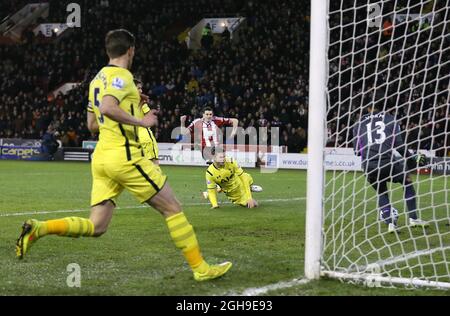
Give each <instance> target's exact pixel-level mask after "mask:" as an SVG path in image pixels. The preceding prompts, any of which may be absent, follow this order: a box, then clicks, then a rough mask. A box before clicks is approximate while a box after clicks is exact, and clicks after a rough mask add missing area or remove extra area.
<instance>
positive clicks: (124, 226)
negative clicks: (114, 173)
mask: <svg viewBox="0 0 450 316" xmlns="http://www.w3.org/2000/svg"><path fill="white" fill-rule="evenodd" d="M162 168H163V170H164V172H165V173H166V174H167V175H168V176H169V183H170V185H171V186H172V188H173V189H174V191H175V193H176V195H177V197H178V199H179V200H180V201H181V202H182V204H183V210H184V212H185V213H186V215H187V217H188V219H189V221H190V222H191V224H192V225H193V226H194V229H195V231H196V233H197V237H198V239H199V242H200V246H201V249H202V252H203V254H204V257H205V258H206V259H207V260H208V261H209V262H211V263H219V262H222V261H225V260H230V261H232V262H233V264H234V266H233V268H232V269H231V270H230V271H229V273H227V274H226V275H225V276H224V277H223V278H221V279H217V280H214V281H210V282H204V283H197V282H196V281H194V279H193V277H192V273H191V271H190V269H189V267H188V265H187V264H186V263H185V261H184V259H183V257H182V255H181V253H180V251H179V250H178V249H176V248H175V246H174V245H173V243H172V241H171V240H170V237H169V234H168V231H167V228H166V225H165V223H164V220H163V218H162V217H161V215H159V214H158V213H157V212H156V211H154V210H152V209H150V208H149V207H146V206H144V205H140V204H139V203H138V202H137V201H136V200H135V199H134V198H133V197H132V196H131V195H130V194H129V193H128V192H124V193H123V194H122V195H121V196H120V198H119V200H118V206H119V208H118V209H117V210H116V211H115V214H114V216H113V219H112V222H111V224H110V227H109V230H108V232H107V233H106V234H105V235H103V236H102V237H100V238H78V239H75V238H67V237H58V236H48V237H45V238H42V239H41V240H39V241H38V242H37V243H36V244H35V245H33V247H32V248H31V250H30V252H29V253H28V254H27V255H26V257H25V258H24V260H22V261H19V260H18V259H17V258H16V256H15V253H14V244H15V241H16V238H17V237H18V234H19V233H20V227H21V224H22V222H23V221H24V220H26V219H28V218H36V219H39V220H47V219H53V218H60V217H67V216H81V217H87V216H89V199H90V189H91V175H90V165H89V164H87V163H56V162H48V163H47V162H12V161H0V188H1V193H0V194H1V195H0V196H1V198H0V231H1V233H0V295H227V294H231V295H233V294H234V295H236V294H237V295H239V294H243V293H244V294H245V293H257V294H258V293H261V294H263V295H449V294H450V293H449V292H450V291H442V290H427V289H415V290H406V289H403V288H398V289H387V288H368V287H363V286H357V285H351V284H344V283H341V282H339V281H337V280H327V279H325V280H320V281H314V282H309V283H307V284H297V285H295V286H293V287H289V288H281V289H272V290H269V291H258V289H261V288H266V287H267V286H271V285H272V286H273V285H275V286H277V285H279V284H280V283H281V284H283V283H282V282H290V281H292V280H293V279H302V278H303V264H304V238H305V209H306V172H304V171H288V170H282V171H278V172H277V173H272V174H263V173H260V172H259V170H257V169H248V170H247V171H248V172H249V173H251V174H252V176H253V178H254V180H255V183H256V184H259V185H261V186H262V187H263V188H264V191H263V192H261V193H254V197H255V198H256V199H257V200H258V201H260V207H259V208H257V209H246V208H242V207H238V206H234V205H231V204H229V203H225V202H226V198H225V197H224V196H223V194H221V195H219V199H220V200H221V201H222V202H223V203H222V204H221V207H220V208H219V209H217V210H210V208H209V205H208V204H207V203H206V201H205V200H203V199H202V198H201V191H202V190H204V187H205V180H204V172H205V168H197V167H168V166H163V167H162ZM443 181H444V180H443ZM372 195H374V192H372ZM440 203H443V201H440ZM32 213H34V214H32ZM374 220H375V219H374ZM447 229H448V228H447ZM446 238H447V241H446V242H447V244H449V243H450V242H449V240H448V234H447V235H446ZM447 259H448V258H447ZM71 263H76V264H78V265H79V266H80V268H81V287H79V288H77V287H74V288H71V287H68V285H67V283H66V280H67V278H68V276H69V274H70V271H69V272H68V271H67V266H68V265H69V264H71ZM447 264H448V262H447ZM266 289H267V288H266ZM269 289H270V287H269Z"/></svg>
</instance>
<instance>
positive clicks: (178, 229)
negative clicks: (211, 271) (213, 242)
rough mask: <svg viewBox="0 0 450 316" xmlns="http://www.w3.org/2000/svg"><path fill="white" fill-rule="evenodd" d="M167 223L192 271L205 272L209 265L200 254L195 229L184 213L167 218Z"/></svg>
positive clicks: (173, 238)
mask: <svg viewBox="0 0 450 316" xmlns="http://www.w3.org/2000/svg"><path fill="white" fill-rule="evenodd" d="M166 223H167V227H168V228H169V232H170V236H171V237H172V240H173V241H174V243H175V246H177V248H179V249H181V251H182V252H183V255H184V257H185V258H186V261H187V262H188V263H189V265H190V266H191V268H192V270H193V271H195V272H200V273H203V272H205V271H206V270H207V269H208V268H209V265H208V264H207V263H206V261H205V260H204V259H203V257H202V254H201V253H200V247H199V245H198V242H197V237H196V236H195V232H194V229H193V228H192V226H191V225H190V224H189V222H188V220H187V218H186V216H184V213H183V212H181V213H178V214H176V215H173V216H170V217H168V218H166Z"/></svg>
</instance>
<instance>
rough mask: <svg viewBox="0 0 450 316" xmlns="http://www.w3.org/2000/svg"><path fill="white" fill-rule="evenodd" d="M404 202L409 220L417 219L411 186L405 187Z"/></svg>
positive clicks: (414, 193) (414, 192) (414, 196)
mask: <svg viewBox="0 0 450 316" xmlns="http://www.w3.org/2000/svg"><path fill="white" fill-rule="evenodd" d="M405 200H406V206H407V207H408V215H409V218H412V219H417V212H416V209H417V205H416V191H415V190H414V186H413V185H412V184H410V185H406V186H405Z"/></svg>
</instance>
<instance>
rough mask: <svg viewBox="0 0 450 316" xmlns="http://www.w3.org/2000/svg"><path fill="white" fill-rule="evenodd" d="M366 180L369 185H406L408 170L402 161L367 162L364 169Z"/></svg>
mask: <svg viewBox="0 0 450 316" xmlns="http://www.w3.org/2000/svg"><path fill="white" fill-rule="evenodd" d="M364 170H365V173H366V176H367V179H368V180H369V182H370V183H371V184H373V183H375V182H394V183H403V184H404V183H406V178H407V177H408V169H407V168H405V164H404V163H403V161H394V162H390V161H383V160H381V161H380V162H378V161H369V162H368V163H367V165H366V166H365V168H364Z"/></svg>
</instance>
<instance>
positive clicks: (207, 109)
mask: <svg viewBox="0 0 450 316" xmlns="http://www.w3.org/2000/svg"><path fill="white" fill-rule="evenodd" d="M206 111H211V112H212V111H213V109H212V108H211V107H209V106H205V107H204V108H203V111H202V113H205V112H206Z"/></svg>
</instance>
